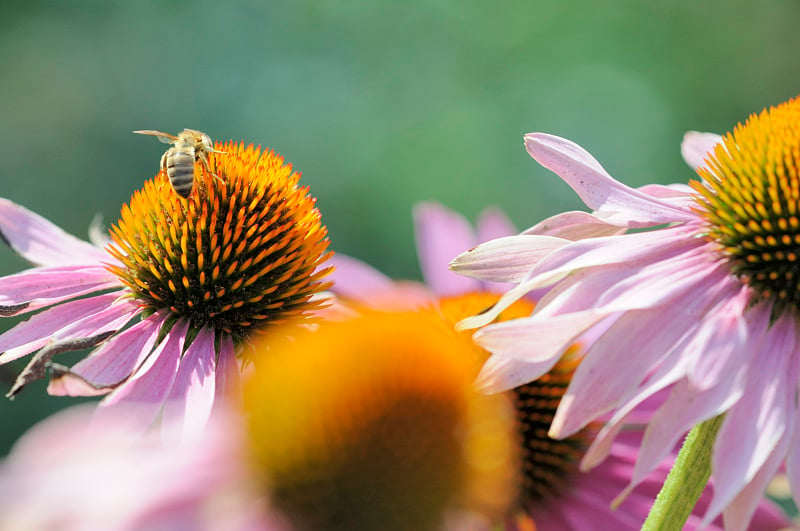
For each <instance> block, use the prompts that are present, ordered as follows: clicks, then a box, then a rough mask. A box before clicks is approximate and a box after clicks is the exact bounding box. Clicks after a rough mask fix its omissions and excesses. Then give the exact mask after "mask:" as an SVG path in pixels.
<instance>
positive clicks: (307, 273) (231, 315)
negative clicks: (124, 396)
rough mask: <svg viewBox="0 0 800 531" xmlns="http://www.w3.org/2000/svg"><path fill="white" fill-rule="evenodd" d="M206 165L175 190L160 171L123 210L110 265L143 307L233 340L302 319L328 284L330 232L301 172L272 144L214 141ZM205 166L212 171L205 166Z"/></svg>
mask: <svg viewBox="0 0 800 531" xmlns="http://www.w3.org/2000/svg"><path fill="white" fill-rule="evenodd" d="M215 149H216V150H218V151H224V152H225V153H224V154H213V153H211V154H209V168H208V169H206V168H205V166H204V165H203V164H201V163H200V162H198V163H197V164H195V170H194V171H195V178H194V186H193V190H192V192H191V194H190V195H189V197H188V198H186V199H184V198H182V197H180V196H179V195H178V194H177V193H176V192H175V190H173V189H172V186H171V185H170V183H169V180H168V178H167V176H166V174H164V173H159V174H158V175H156V177H155V178H154V179H152V180H149V181H147V182H146V183H145V185H144V187H143V188H142V190H139V191H137V192H135V193H134V194H133V197H132V198H131V201H130V204H129V205H125V206H124V207H123V208H122V213H121V217H120V219H119V221H118V222H117V224H116V225H114V226H113V227H112V231H111V237H112V239H113V243H112V244H110V245H109V246H108V249H109V251H110V252H111V254H112V255H114V256H115V257H116V258H117V259H118V260H119V261H120V262H121V264H122V265H120V266H117V265H111V266H109V268H110V269H111V270H112V271H113V272H114V273H116V274H117V275H118V276H119V277H120V280H121V281H122V282H123V283H124V284H125V285H126V286H127V287H128V288H130V290H131V291H132V292H133V295H134V296H135V297H136V298H137V299H138V300H139V301H140V302H141V304H142V306H143V307H144V308H145V310H146V312H154V311H156V310H160V309H169V310H170V311H171V312H172V313H173V314H174V315H175V316H176V317H183V318H188V319H189V320H190V322H191V325H192V327H193V328H200V327H203V326H211V327H213V328H214V329H215V330H217V331H225V332H228V333H230V334H232V335H233V336H234V338H236V339H241V338H243V337H246V336H247V335H248V334H249V333H250V332H251V331H253V330H258V329H263V328H264V327H265V326H266V325H268V324H274V323H279V322H284V321H286V320H289V319H292V318H296V317H299V316H302V315H303V314H304V312H306V311H307V310H309V309H311V308H313V307H314V303H312V302H310V301H309V299H310V298H311V296H312V295H313V294H314V293H316V292H318V291H320V290H322V289H325V288H326V287H327V284H325V283H323V282H321V281H320V279H321V278H322V277H323V276H324V275H325V274H327V273H328V272H329V268H328V269H326V268H322V267H320V266H321V264H322V263H323V262H324V261H325V260H326V259H327V257H328V254H327V253H326V248H327V246H328V240H327V232H326V229H325V227H324V226H323V225H322V224H321V221H320V214H319V211H318V210H317V209H316V208H315V206H314V201H315V200H314V198H312V197H310V196H309V195H308V190H307V188H305V187H299V186H298V185H297V183H298V180H299V178H300V175H299V174H298V173H295V172H292V167H291V165H288V164H284V162H283V159H282V158H281V157H280V156H279V155H277V154H275V153H274V152H272V151H267V152H263V153H262V152H261V151H260V149H259V148H254V147H253V146H252V145H251V146H248V147H244V144H241V143H240V144H234V143H233V142H228V143H227V144H224V145H222V144H217V145H216V146H215ZM209 170H210V171H209Z"/></svg>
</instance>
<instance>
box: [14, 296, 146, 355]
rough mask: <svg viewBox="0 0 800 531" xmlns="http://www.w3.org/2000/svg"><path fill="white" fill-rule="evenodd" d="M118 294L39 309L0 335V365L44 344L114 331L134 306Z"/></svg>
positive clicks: (133, 310) (134, 309)
mask: <svg viewBox="0 0 800 531" xmlns="http://www.w3.org/2000/svg"><path fill="white" fill-rule="evenodd" d="M118 297H119V293H106V294H104V295H99V296H97V297H91V298H88V299H80V300H77V301H72V302H67V303H64V304H61V305H59V306H56V307H55V308H50V309H48V310H44V311H43V312H40V313H38V314H36V315H34V316H33V317H31V318H30V319H28V320H27V321H23V322H21V323H19V324H18V325H16V326H15V327H14V328H12V329H11V330H8V331H7V332H5V333H4V334H2V335H0V352H2V354H0V364H2V363H8V362H9V361H13V360H15V359H17V358H20V357H22V356H24V355H26V354H29V353H31V352H33V351H34V350H38V349H40V348H42V347H43V346H45V345H46V344H47V343H50V342H52V341H57V340H63V339H73V338H78V337H88V336H91V335H95V334H97V333H98V332H104V331H107V330H114V329H115V327H117V328H118V327H121V326H122V325H123V324H125V322H127V321H128V320H129V319H130V318H131V317H132V316H133V314H135V313H136V311H137V308H136V307H135V306H134V305H133V304H132V303H131V302H129V301H118V302H117V303H116V304H113V303H114V302H115V301H116V299H117V298H118Z"/></svg>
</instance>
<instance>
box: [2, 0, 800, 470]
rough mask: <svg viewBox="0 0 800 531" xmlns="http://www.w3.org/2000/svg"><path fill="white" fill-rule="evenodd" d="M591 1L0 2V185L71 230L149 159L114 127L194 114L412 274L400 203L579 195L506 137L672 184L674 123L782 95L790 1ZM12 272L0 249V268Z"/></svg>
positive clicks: (694, 121)
mask: <svg viewBox="0 0 800 531" xmlns="http://www.w3.org/2000/svg"><path fill="white" fill-rule="evenodd" d="M608 5H614V6H615V7H614V8H613V9H608V8H607V7H606V5H603V4H598V3H597V2H595V1H589V0H584V1H578V2H566V1H561V0H555V1H549V2H535V1H530V0H528V1H498V2H463V1H462V2H457V1H448V0H439V1H427V2H419V1H406V2H402V3H400V2H398V3H388V2H366V1H361V0H347V1H327V2H309V1H303V0H294V1H291V2H285V3H271V2H255V1H253V2H219V1H213V2H212V1H201V2H181V1H160V2H155V1H136V2H130V1H119V0H113V1H105V2H88V1H84V2H81V1H71V2H4V3H3V4H2V7H0V48H1V49H2V51H3V53H2V55H0V71H2V83H0V115H2V120H0V145H2V165H0V183H2V189H0V195H2V196H4V197H7V198H10V199H12V200H14V201H16V202H18V203H20V204H22V205H25V206H27V207H29V208H30V209H32V210H34V211H36V212H39V213H41V214H42V215H44V216H46V217H47V218H49V219H51V220H52V221H53V222H55V223H56V224H58V225H60V226H61V227H63V228H65V229H66V230H68V231H69V232H72V233H74V234H77V235H79V236H82V237H84V236H85V235H86V232H87V227H88V225H89V222H90V221H91V220H92V218H93V217H94V215H95V214H97V213H100V214H102V215H103V217H104V218H105V220H106V221H107V222H109V223H110V222H113V221H114V220H115V219H116V216H117V214H118V212H119V208H120V206H121V204H122V203H124V202H126V201H127V200H128V198H129V197H130V195H131V193H132V192H133V190H135V189H136V188H137V187H139V186H140V185H141V183H142V182H143V181H144V180H145V179H147V178H149V177H152V176H153V175H154V173H155V172H156V170H157V167H158V161H159V157H160V156H161V153H162V152H163V150H164V148H165V146H163V145H162V144H159V143H158V142H157V141H156V140H155V139H153V138H149V137H139V136H136V135H133V134H132V133H131V131H132V130H134V129H160V130H163V131H167V132H177V131H179V130H180V129H182V128H184V127H191V128H197V129H201V130H203V131H206V132H207V133H209V134H210V135H211V136H212V138H215V139H220V140H224V139H244V140H245V141H247V142H254V143H256V144H262V145H264V146H269V147H273V148H275V149H276V150H277V151H278V152H280V153H281V154H283V155H284V156H285V157H286V158H287V159H288V160H289V161H291V162H292V163H293V164H294V166H295V168H296V169H297V170H299V171H301V172H302V173H303V181H304V182H305V183H306V184H308V185H310V186H311V188H312V191H313V193H314V194H315V195H316V196H317V197H318V198H319V202H318V204H319V208H320V209H321V211H322V213H323V219H324V221H325V222H326V223H327V225H328V227H329V229H330V235H331V240H332V242H333V246H334V249H336V250H338V251H341V252H344V253H348V254H351V255H355V256H358V257H360V258H363V259H365V260H367V261H369V262H370V263H372V264H374V265H375V266H377V267H378V268H380V269H382V270H384V271H386V272H387V273H389V274H391V275H393V276H396V277H404V278H418V277H419V273H418V268H417V264H416V258H415V251H414V243H413V238H412V225H411V208H412V205H413V204H414V203H415V202H417V201H420V200H431V199H433V200H437V201H440V202H442V203H444V204H446V205H447V206H449V207H451V208H454V209H457V210H459V211H461V212H463V213H464V214H465V215H467V216H468V217H469V218H470V219H475V217H476V216H477V214H478V212H479V211H480V210H481V209H483V208H484V207H486V206H488V205H497V206H500V207H502V208H503V209H505V210H506V211H507V212H508V213H509V215H510V216H511V218H512V219H513V220H514V221H515V222H516V223H517V224H518V226H520V227H521V228H522V227H526V226H529V225H532V224H533V223H535V222H536V221H538V220H540V219H541V218H543V217H545V216H548V215H551V214H553V213H555V212H557V211H560V210H564V209H574V208H582V205H580V203H579V202H578V200H577V198H576V197H575V195H574V194H573V193H572V192H571V191H570V190H569V189H568V188H567V186H566V185H564V184H563V183H562V182H560V181H559V180H558V179H557V178H556V177H555V176H553V175H552V174H550V173H549V172H547V171H545V170H543V169H542V168H540V167H538V166H537V164H536V163H535V162H534V161H533V160H532V159H530V158H529V156H528V155H527V154H526V153H525V150H524V148H523V146H522V135H523V134H524V133H527V132H531V131H545V132H550V133H555V134H558V135H561V136H565V137H568V138H571V139H574V140H575V141H577V142H578V143H580V144H581V145H583V146H584V147H585V148H587V149H588V150H589V151H591V152H592V153H593V154H594V155H595V156H596V158H597V159H598V160H600V161H601V163H603V164H604V166H605V167H606V169H608V170H609V172H610V173H612V174H613V175H615V176H617V177H618V178H620V179H621V180H623V181H625V182H626V183H628V184H631V185H641V184H644V183H648V182H662V183H668V182H685V181H686V180H687V179H689V178H690V177H691V175H692V174H691V172H690V170H689V169H688V168H686V167H685V166H684V164H683V162H682V160H681V158H680V152H679V144H680V141H681V137H682V135H683V133H684V132H685V131H686V130H689V129H698V130H706V131H719V132H722V131H725V130H728V129H730V128H731V127H732V126H733V125H734V124H735V123H736V122H737V121H738V120H742V119H744V118H745V117H746V116H747V115H748V114H749V113H750V112H753V111H757V110H759V109H760V108H762V107H763V106H765V105H769V104H774V103H778V102H780V101H783V100H786V99H788V98H790V97H792V96H795V95H796V94H797V93H798V88H799V85H798V79H800V77H799V76H798V74H800V68H799V67H798V61H797V50H798V49H800V32H798V31H797V27H798V22H799V21H800V18H799V15H800V7H799V5H798V4H797V3H796V2H793V1H790V0H783V1H773V2H770V3H769V4H768V5H764V4H758V3H755V2H749V1H742V0H737V1H721V0H720V1H711V2H696V1H690V0H680V1H653V2H630V1H628V2H616V3H613V4H608ZM23 267H25V264H24V262H23V261H22V260H21V259H19V258H18V257H16V256H15V255H13V253H11V252H10V251H8V250H7V249H6V248H2V249H0V275H5V274H9V273H13V272H16V271H19V270H20V269H21V268H23ZM13 322H14V321H13V320H7V321H5V322H3V323H2V326H0V330H5V329H6V328H8V327H9V326H11V325H12V324H13ZM67 360H69V357H67ZM20 367H21V365H20V364H15V365H14V370H17V369H19V368H20ZM4 391H5V388H4ZM73 402H74V401H72V400H65V399H55V398H50V397H47V396H46V395H45V392H44V385H43V384H40V385H32V386H30V387H29V388H27V389H25V391H23V393H22V394H21V395H20V396H19V397H18V398H17V399H16V400H15V401H13V402H10V401H7V400H5V399H2V400H0V419H2V423H3V430H2V432H0V454H2V453H5V452H6V451H7V450H8V448H9V447H10V445H11V444H12V442H13V441H14V440H15V439H16V438H17V437H18V436H19V435H20V434H21V433H22V432H23V431H24V430H25V429H27V427H28V426H30V425H31V424H33V423H34V422H35V421H37V420H38V419H40V418H42V417H44V416H45V415H47V414H49V413H50V412H52V411H54V410H55V409H56V408H59V407H62V406H64V405H67V404H69V403H73Z"/></svg>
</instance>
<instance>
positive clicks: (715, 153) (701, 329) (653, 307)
mask: <svg viewBox="0 0 800 531" xmlns="http://www.w3.org/2000/svg"><path fill="white" fill-rule="evenodd" d="M525 145H526V147H527V150H528V152H529V153H530V154H531V156H532V157H533V158H534V159H536V160H537V161H538V162H539V163H540V164H542V165H543V166H545V167H546V168H548V169H550V170H552V171H553V172H555V173H556V174H558V175H559V176H560V177H561V178H562V179H564V181H565V182H566V183H567V184H568V185H570V187H572V188H573V189H574V190H575V191H576V192H577V193H578V195H579V196H580V197H581V199H583V201H584V202H585V203H586V205H587V206H588V207H589V208H591V209H593V210H594V212H593V213H592V214H591V215H587V214H583V216H584V217H585V219H586V220H587V221H586V222H584V223H579V224H577V225H576V224H574V223H572V221H571V219H572V218H574V216H575V214H576V213H566V214H562V215H559V216H555V217H554V218H552V219H551V220H550V222H551V224H555V225H563V226H570V227H572V228H573V229H575V230H574V231H573V234H580V232H581V231H580V229H581V228H584V227H589V226H592V227H607V228H608V230H609V231H613V230H615V229H621V230H622V231H624V232H618V233H616V234H612V235H607V236H600V237H597V236H587V235H586V233H585V232H584V233H582V234H580V235H579V236H578V237H575V238H570V237H560V238H553V237H552V236H541V235H537V234H536V233H535V232H533V233H528V234H525V233H523V234H521V235H518V236H514V237H512V238H508V239H505V240H496V241H493V242H488V243H487V244H485V245H484V246H479V247H478V248H476V249H474V250H471V251H469V252H466V253H464V254H463V255H461V256H459V257H457V258H456V259H455V260H454V261H453V263H452V268H453V270H455V271H458V272H460V273H462V274H466V275H469V276H475V277H477V278H481V279H486V280H503V281H507V282H514V283H516V284H517V285H516V286H515V287H514V288H512V289H511V290H510V291H509V292H508V293H507V294H506V295H505V296H503V298H501V299H500V301H499V302H498V304H497V305H496V306H494V307H493V308H492V309H491V310H489V311H487V312H485V313H483V314H480V315H477V316H475V317H472V318H470V319H467V320H466V321H465V322H463V323H462V326H463V327H465V328H466V327H475V326H481V325H484V324H489V323H490V322H491V321H492V320H493V319H494V316H495V315H497V314H498V313H499V312H501V311H502V310H503V308H505V307H507V306H508V305H510V304H512V303H513V301H514V300H516V299H517V298H519V297H521V296H523V295H524V294H525V293H528V292H529V291H530V290H534V289H537V290H543V292H544V294H543V296H542V298H541V299H540V300H539V301H538V303H537V305H536V308H535V309H534V310H533V312H532V313H531V314H530V316H528V317H524V318H520V319H516V320H511V321H507V322H504V323H498V324H489V326H487V327H485V328H483V329H481V330H479V331H478V332H476V333H475V336H474V337H475V340H476V341H477V342H478V343H479V344H480V345H482V346H483V347H484V348H486V349H487V350H488V351H490V352H491V353H492V357H491V358H490V359H489V360H488V362H487V364H486V366H485V367H484V369H483V371H482V376H481V379H480V382H481V384H482V385H483V386H484V387H485V388H486V389H488V390H492V391H502V390H504V389H509V388H513V387H515V386H517V385H519V384H521V383H524V382H528V381H531V380H534V379H536V378H538V377H539V376H540V375H542V374H544V373H546V372H547V371H548V370H550V368H551V367H552V366H553V364H555V363H556V362H557V361H558V360H559V359H560V358H561V356H562V353H563V352H564V351H565V350H566V349H568V348H569V346H570V345H572V344H573V343H574V342H576V341H577V342H581V343H582V344H583V345H584V347H583V348H584V358H583V360H582V361H581V363H580V365H579V367H578V369H577V370H576V372H575V375H574V377H573V379H572V382H571V383H570V386H569V389H568V390H567V393H566V394H565V395H564V398H563V399H562V401H561V405H560V406H559V409H558V412H557V414H556V416H555V418H554V420H553V425H552V427H551V430H550V431H551V435H552V436H554V437H565V436H569V435H570V434H573V433H576V432H578V431H579V430H581V429H583V427H584V426H586V425H588V424H589V423H590V422H592V421H594V420H595V419H597V418H599V417H600V416H602V415H604V414H610V418H609V419H608V422H607V423H606V425H605V426H604V428H603V430H602V431H601V432H600V434H599V435H598V437H597V438H596V439H595V441H594V442H593V444H592V447H591V448H590V449H589V451H588V453H587V455H586V456H585V457H584V459H583V463H582V466H583V467H584V468H588V467H591V466H593V465H596V464H597V463H598V462H600V461H601V460H602V459H603V457H604V456H605V454H606V453H607V451H608V448H609V447H610V445H611V441H612V439H613V438H614V437H615V436H616V435H617V433H618V432H619V430H620V427H621V425H622V423H623V422H624V420H625V417H626V415H627V414H628V413H629V412H630V411H631V410H632V409H633V408H634V407H636V406H637V405H638V404H640V403H642V402H643V401H645V400H647V399H648V398H649V397H651V396H653V395H654V394H655V393H657V392H659V391H661V390H664V389H667V390H669V392H668V397H667V398H666V399H665V400H664V401H663V403H661V405H660V407H659V408H658V410H657V411H656V412H655V414H654V415H653V417H652V419H650V421H649V423H648V426H647V430H646V432H645V436H644V439H643V442H642V449H641V451H640V453H639V458H638V461H637V463H636V468H635V471H634V474H633V477H632V480H631V482H632V485H635V484H636V483H638V482H639V481H640V480H641V479H642V478H643V477H645V476H646V475H647V473H648V472H649V471H651V470H653V469H654V468H655V467H656V466H657V465H658V463H659V462H660V461H661V459H662V458H663V457H664V456H666V455H667V454H668V453H669V452H670V451H671V450H672V448H673V447H674V446H675V443H676V442H677V441H678V439H679V438H680V437H681V436H682V435H683V434H684V433H685V432H686V431H687V430H688V429H689V428H691V427H692V426H694V425H696V424H698V423H700V422H702V421H704V420H706V419H710V418H714V417H717V416H719V415H721V414H723V413H724V414H725V416H724V421H723V424H722V427H721V429H720V431H719V434H718V436H717V438H716V442H715V444H714V446H713V456H712V478H713V479H714V481H715V486H716V488H715V492H714V497H713V500H712V502H711V504H710V505H709V507H708V510H707V512H706V513H705V517H704V520H705V521H706V522H708V521H710V520H713V519H714V518H716V517H717V516H718V515H719V514H720V513H722V515H723V518H724V521H725V527H726V529H745V528H746V527H747V523H748V521H749V520H750V518H751V515H752V514H753V511H754V510H755V508H756V505H757V503H758V502H759V500H760V499H761V497H762V494H763V491H764V487H765V485H766V484H767V482H768V481H769V480H770V479H771V478H772V477H773V475H774V474H775V472H776V471H777V470H778V469H779V467H780V466H781V465H782V464H784V463H785V465H786V472H787V474H788V477H789V480H790V483H791V484H792V491H793V493H794V498H795V500H796V501H798V500H800V461H799V460H798V459H800V445H798V444H797V440H798V436H799V435H800V431H799V430H800V422H798V420H800V419H798V406H797V392H798V370H800V344H799V343H798V342H800V334H799V333H798V332H800V330H798V318H799V317H800V313H798V310H799V309H800V308H798V301H800V297H798V278H797V273H798V268H797V263H798V258H800V221H798V219H800V218H798V210H799V209H800V191H799V190H800V100H798V99H794V100H791V101H789V102H787V103H784V104H781V105H778V106H776V107H771V108H769V109H767V110H764V111H763V112H761V113H760V114H758V115H752V116H751V117H750V118H749V119H748V120H747V122H746V123H745V125H738V126H737V127H736V128H735V129H734V131H733V133H730V134H727V135H725V136H724V138H720V137H716V136H714V135H708V134H690V135H687V137H686V138H685V140H684V146H683V153H684V155H685V156H686V158H687V161H689V162H690V164H692V165H693V166H695V167H696V168H697V173H698V175H699V177H700V179H699V180H696V181H693V182H692V183H691V185H690V186H683V185H673V186H659V185H649V186H645V187H643V188H640V189H632V188H629V187H627V186H625V185H623V184H622V183H620V182H618V181H616V180H614V179H613V178H612V177H611V176H610V175H608V173H606V172H605V170H604V169H603V168H602V166H601V165H600V164H599V163H598V162H597V161H596V160H595V159H594V158H592V157H591V155H589V154H588V153H587V152H586V151H584V150H583V149H582V148H580V147H579V146H577V145H575V144H574V143H572V142H570V141H568V140H565V139H562V138H558V137H555V136H551V135H546V134H541V133H533V134H529V135H526V136H525ZM699 153H705V155H704V156H703V157H700V156H698V154H699ZM645 228H650V229H652V230H647V231H638V232H627V229H645ZM543 248H546V249H547V250H548V252H547V253H543V252H542V249H543ZM542 338H547V340H546V341H542Z"/></svg>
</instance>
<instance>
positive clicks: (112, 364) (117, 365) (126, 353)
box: [72, 312, 167, 387]
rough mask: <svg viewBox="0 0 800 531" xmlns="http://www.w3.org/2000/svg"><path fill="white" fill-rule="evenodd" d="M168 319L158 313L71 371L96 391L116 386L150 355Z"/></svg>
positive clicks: (136, 325) (114, 339) (104, 346)
mask: <svg viewBox="0 0 800 531" xmlns="http://www.w3.org/2000/svg"><path fill="white" fill-rule="evenodd" d="M166 317H167V316H166V314H165V313H164V312H156V313H155V314H153V315H151V316H150V317H148V318H147V319H144V320H142V321H140V322H138V323H136V324H135V325H133V326H132V327H130V328H128V329H127V330H124V331H122V332H120V333H118V334H116V335H115V336H114V337H112V338H110V339H109V340H108V341H106V342H105V343H104V344H103V345H101V346H100V347H99V348H97V349H96V350H95V351H94V352H92V353H91V354H90V355H89V356H87V357H86V358H84V359H82V360H81V361H79V362H78V363H77V364H76V365H75V366H74V367H72V373H74V374H75V375H76V376H78V377H80V378H83V379H84V380H86V381H87V382H91V383H92V384H94V385H95V386H97V387H110V386H114V385H117V384H118V383H120V382H121V381H123V380H124V379H125V378H127V377H129V376H130V375H131V373H132V372H133V371H134V370H135V369H136V368H137V367H139V366H140V365H141V363H142V362H143V361H144V359H145V358H146V357H147V356H149V355H150V351H151V349H152V348H153V345H154V344H155V341H156V338H157V337H158V333H159V330H160V329H161V325H162V324H163V323H164V321H165V320H166Z"/></svg>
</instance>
